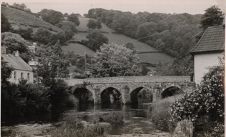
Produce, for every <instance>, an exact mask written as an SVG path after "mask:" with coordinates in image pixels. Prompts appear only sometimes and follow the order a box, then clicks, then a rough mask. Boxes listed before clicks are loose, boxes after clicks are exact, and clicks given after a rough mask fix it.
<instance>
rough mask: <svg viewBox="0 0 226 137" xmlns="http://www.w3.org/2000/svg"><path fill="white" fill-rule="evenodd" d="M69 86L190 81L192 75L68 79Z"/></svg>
mask: <svg viewBox="0 0 226 137" xmlns="http://www.w3.org/2000/svg"><path fill="white" fill-rule="evenodd" d="M65 82H66V83H67V84H68V85H69V86H74V85H78V84H83V83H84V82H85V83H91V84H106V83H112V84H113V83H152V82H155V83H163V82H185V83H190V82H191V79H190V76H125V77H104V78H87V79H66V80H65Z"/></svg>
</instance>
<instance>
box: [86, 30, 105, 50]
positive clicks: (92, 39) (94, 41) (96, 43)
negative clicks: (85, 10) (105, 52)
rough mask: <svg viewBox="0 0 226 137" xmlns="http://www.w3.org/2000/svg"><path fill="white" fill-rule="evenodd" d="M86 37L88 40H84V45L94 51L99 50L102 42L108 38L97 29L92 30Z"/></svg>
mask: <svg viewBox="0 0 226 137" xmlns="http://www.w3.org/2000/svg"><path fill="white" fill-rule="evenodd" d="M86 38H87V39H88V41H85V45H86V46H87V47H88V48H90V49H92V50H94V51H96V50H99V49H100V46H102V45H103V44H104V43H108V38H107V37H106V36H104V35H103V34H102V33H101V32H99V31H92V32H91V33H89V34H88V35H87V37H86Z"/></svg>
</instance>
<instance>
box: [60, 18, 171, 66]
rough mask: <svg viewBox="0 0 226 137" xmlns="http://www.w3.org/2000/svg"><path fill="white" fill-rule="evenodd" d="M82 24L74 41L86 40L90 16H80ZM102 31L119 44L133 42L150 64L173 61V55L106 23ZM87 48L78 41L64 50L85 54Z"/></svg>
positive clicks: (111, 41)
mask: <svg viewBox="0 0 226 137" xmlns="http://www.w3.org/2000/svg"><path fill="white" fill-rule="evenodd" d="M79 19H80V25H79V26H78V30H79V32H78V33H77V34H75V35H74V37H73V40H74V41H81V40H85V39H86V36H87V35H88V28H87V27H86V25H87V23H88V20H89V19H88V18H84V17H80V18H79ZM101 32H102V33H103V34H104V35H105V36H106V37H107V38H108V39H109V43H117V44H126V43H132V44H133V45H134V49H135V50H136V51H137V52H139V54H138V56H139V58H140V59H141V62H143V63H148V64H158V63H160V62H161V63H167V62H172V61H173V59H174V58H173V57H171V56H169V55H167V54H165V53H162V52H161V51H159V50H157V49H155V48H153V47H151V46H149V45H148V44H146V43H143V42H140V41H138V40H136V39H133V38H130V37H128V36H125V35H123V34H118V33H115V32H114V31H113V30H112V29H110V28H108V27H107V26H106V25H102V28H101ZM85 49H88V48H87V47H85V48H83V46H82V45H81V44H77V43H69V44H68V46H63V51H65V52H68V51H73V52H74V53H75V54H79V55H81V56H83V55H84V54H85V53H84V52H85V51H86V50H85ZM86 54H88V55H90V56H93V54H94V52H93V53H91V52H90V49H89V50H87V52H86Z"/></svg>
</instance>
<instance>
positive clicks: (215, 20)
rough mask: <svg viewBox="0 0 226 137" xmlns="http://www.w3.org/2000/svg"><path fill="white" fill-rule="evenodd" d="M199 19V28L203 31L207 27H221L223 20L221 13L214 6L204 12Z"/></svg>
mask: <svg viewBox="0 0 226 137" xmlns="http://www.w3.org/2000/svg"><path fill="white" fill-rule="evenodd" d="M205 11H206V12H205V13H204V14H203V16H202V19H201V27H202V28H203V29H206V28H208V27H209V26H214V25H222V24H223V20H224V14H223V12H222V11H221V10H220V9H219V8H218V7H216V6H212V7H210V8H208V9H206V10H205Z"/></svg>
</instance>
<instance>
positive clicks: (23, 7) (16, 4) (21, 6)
mask: <svg viewBox="0 0 226 137" xmlns="http://www.w3.org/2000/svg"><path fill="white" fill-rule="evenodd" d="M12 7H14V8H16V9H19V10H23V11H25V12H31V10H30V9H29V8H27V6H26V5H25V4H24V3H21V4H19V3H13V5H12Z"/></svg>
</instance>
